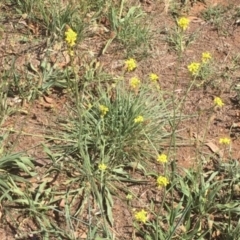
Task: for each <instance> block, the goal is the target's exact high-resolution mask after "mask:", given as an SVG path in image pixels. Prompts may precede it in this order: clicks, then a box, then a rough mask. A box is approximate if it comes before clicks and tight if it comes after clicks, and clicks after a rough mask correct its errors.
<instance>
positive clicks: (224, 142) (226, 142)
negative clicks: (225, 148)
mask: <svg viewBox="0 0 240 240" xmlns="http://www.w3.org/2000/svg"><path fill="white" fill-rule="evenodd" d="M230 142H231V140H230V138H227V137H225V138H220V139H219V143H220V144H225V145H229V144H230Z"/></svg>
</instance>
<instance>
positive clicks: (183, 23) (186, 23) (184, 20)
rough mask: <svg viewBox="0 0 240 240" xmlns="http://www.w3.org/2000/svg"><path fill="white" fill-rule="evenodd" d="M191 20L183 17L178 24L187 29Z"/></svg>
mask: <svg viewBox="0 0 240 240" xmlns="http://www.w3.org/2000/svg"><path fill="white" fill-rule="evenodd" d="M189 23H190V20H189V19H188V18H185V17H181V18H180V19H179V20H177V24H178V26H179V27H180V28H181V29H182V30H183V31H185V30H186V29H187V28H188V26H189Z"/></svg>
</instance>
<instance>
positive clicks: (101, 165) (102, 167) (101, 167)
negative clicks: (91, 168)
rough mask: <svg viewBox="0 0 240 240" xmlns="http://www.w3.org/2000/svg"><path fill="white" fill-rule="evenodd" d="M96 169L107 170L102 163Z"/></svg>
mask: <svg viewBox="0 0 240 240" xmlns="http://www.w3.org/2000/svg"><path fill="white" fill-rule="evenodd" d="M98 169H99V170H100V171H105V170H106V169H107V165H106V164H104V163H100V164H99V165H98Z"/></svg>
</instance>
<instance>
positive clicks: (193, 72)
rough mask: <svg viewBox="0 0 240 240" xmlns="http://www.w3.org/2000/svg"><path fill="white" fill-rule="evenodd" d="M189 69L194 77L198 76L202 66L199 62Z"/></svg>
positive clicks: (191, 65)
mask: <svg viewBox="0 0 240 240" xmlns="http://www.w3.org/2000/svg"><path fill="white" fill-rule="evenodd" d="M187 67H188V70H189V72H190V73H191V74H192V76H196V75H197V74H198V72H199V70H200V67H201V64H200V63H197V62H192V63H191V64H189V65H188V66H187Z"/></svg>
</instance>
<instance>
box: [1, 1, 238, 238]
mask: <svg viewBox="0 0 240 240" xmlns="http://www.w3.org/2000/svg"><path fill="white" fill-rule="evenodd" d="M166 2H167V1H166ZM206 2H207V4H206V5H205V4H203V3H200V2H196V3H193V5H192V6H189V8H188V9H184V12H183V13H182V14H183V15H186V16H188V17H189V18H190V19H191V23H190V28H189V30H188V31H189V33H193V32H195V31H198V35H197V38H196V40H195V41H194V42H193V43H192V44H191V45H190V46H189V47H188V48H187V49H186V51H185V52H184V54H183V62H182V63H181V64H180V65H179V64H178V56H177V54H176V52H175V51H173V50H171V49H170V48H169V45H168V44H167V42H166V33H167V32H168V31H169V29H170V28H171V27H173V26H174V21H173V18H172V17H171V15H170V14H169V11H170V9H169V8H167V7H166V5H165V4H164V3H163V2H160V1H151V0H150V1H141V4H142V7H143V9H144V10H145V11H146V12H147V14H148V16H149V20H150V21H151V26H150V27H151V29H152V30H153V32H154V37H153V39H151V47H150V54H149V56H148V57H147V58H144V59H140V61H139V66H138V69H137V70H136V72H135V74H137V75H138V76H139V77H141V76H146V75H147V74H148V73H149V72H154V73H156V74H158V75H159V76H160V77H161V80H160V84H161V88H162V89H163V90H167V91H169V89H170V90H171V89H173V87H174V86H175V90H174V91H175V92H176V97H179V98H181V97H182V96H183V94H184V92H185V91H186V89H187V87H188V85H189V82H190V80H191V79H190V76H189V73H188V71H187V68H186V66H187V65H188V64H189V63H190V62H192V61H194V60H198V59H199V58H200V57H201V53H202V52H204V51H209V52H211V54H212V55H213V59H214V64H215V72H216V74H215V78H214V79H213V81H215V82H216V84H215V85H214V86H212V85H211V83H209V85H207V86H205V87H204V89H203V87H202V88H197V87H195V88H194V89H193V90H192V91H191V92H190V93H189V94H188V96H187V99H186V104H185V108H184V114H186V115H189V114H196V115H197V117H193V118H190V119H187V120H185V121H183V122H182V123H181V124H180V125H179V130H181V131H180V132H179V136H181V139H182V142H181V141H180V142H179V145H180V146H179V147H178V148H177V152H176V155H175V156H171V158H172V160H176V161H177V163H178V165H180V166H182V167H186V168H189V167H192V166H196V165H197V163H198V161H200V160H201V161H206V162H205V163H209V161H211V159H212V158H213V156H215V158H216V154H218V151H219V150H220V146H219V143H218V141H219V138H220V137H225V136H230V137H231V140H232V143H231V149H232V158H233V159H237V160H240V152H239V148H240V141H239V134H240V108H239V104H238V105H236V104H234V101H233V99H234V97H235V95H236V94H235V92H234V91H233V90H232V88H231V87H232V86H233V85H234V84H235V83H238V82H239V75H240V70H239V67H238V68H235V69H232V68H231V66H232V63H233V61H232V59H233V58H234V57H236V56H237V53H239V52H240V51H239V50H240V42H239V39H240V26H239V25H236V24H235V22H234V19H232V18H230V17H229V16H228V15H227V16H226V21H225V22H224V24H223V26H222V28H221V30H219V31H217V30H216V28H215V27H213V25H211V24H209V23H207V22H205V21H204V20H203V19H202V18H201V16H200V13H201V11H203V10H204V9H206V8H208V7H209V6H216V5H218V4H222V5H225V6H226V5H232V6H237V5H238V4H239V1H238V0H229V1H225V0H211V1H210V0H209V1H206ZM228 14H230V13H228ZM5 26H6V28H7V29H9V31H8V32H6V33H4V34H5V35H4V37H3V38H2V40H1V41H0V54H1V55H2V56H3V57H2V58H1V59H0V61H1V65H4V64H5V57H6V56H7V55H8V54H12V53H13V52H14V54H16V55H17V56H18V57H17V61H18V62H19V64H18V68H19V71H21V67H22V66H23V65H24V63H25V62H28V61H29V60H30V61H31V62H32V64H33V65H34V66H35V67H36V68H37V67H39V66H38V65H39V61H38V60H37V57H36V55H35V54H36V51H35V53H34V51H33V52H31V53H30V54H27V52H28V48H29V46H28V45H24V44H23V45H19V42H18V41H16V38H17V37H18V36H19V33H18V32H17V31H16V29H14V28H13V27H11V24H10V23H5ZM222 30H223V32H221V31H222ZM106 37H109V36H106ZM7 43H8V44H7ZM104 44H105V41H103V39H102V38H101V37H99V36H96V37H91V38H89V39H86V40H85V41H84V42H83V43H81V44H80V46H79V51H81V52H82V51H84V50H85V52H86V54H84V56H81V57H84V60H86V61H91V60H92V59H93V58H96V56H97V55H99V49H101V48H102V47H103V46H104ZM89 46H92V47H91V49H90V50H91V54H90V51H86V50H87V49H88V48H89ZM39 47H40V48H41V47H43V48H44V44H43V46H41V45H40V46H39ZM55 47H56V51H55V52H54V53H53V56H52V59H53V61H58V64H59V67H63V66H64V65H65V64H66V62H67V61H69V59H66V58H67V54H65V53H62V52H58V51H57V49H58V46H57V45H56V46H55ZM24 50H26V51H27V52H25V51H24ZM81 57H79V58H77V59H76V60H75V61H76V63H77V64H81V63H82V61H83V60H82V58H81ZM91 58H92V59H91ZM122 60H123V56H122V53H121V51H117V52H116V50H115V44H114V43H113V44H112V45H111V46H110V47H109V49H108V50H107V52H106V53H105V54H104V55H100V56H99V57H98V58H97V61H99V63H100V64H101V65H102V66H103V69H104V70H106V71H108V72H109V73H112V74H116V75H117V74H119V73H120V71H121V69H119V65H120V66H121V61H122ZM119 62H120V63H119ZM176 69H178V70H177V74H178V77H177V78H176V77H175V76H176V75H175V73H176ZM224 74H225V76H226V75H227V76H228V77H229V78H226V77H225V78H224V77H223V75H224ZM214 96H220V97H221V98H222V99H223V101H224V103H225V105H224V107H223V108H222V109H215V110H212V111H209V110H208V109H209V106H211V104H212V101H213V98H214ZM66 101H67V100H66V99H65V96H60V97H59V96H57V95H55V94H52V95H51V96H50V98H49V99H47V100H46V99H43V98H41V99H40V100H38V101H35V102H34V103H31V104H24V105H23V106H18V108H19V109H22V110H24V111H20V112H18V113H16V114H13V115H11V116H9V117H8V118H7V119H5V121H4V123H3V125H2V126H1V129H2V130H1V132H3V133H4V131H5V130H7V129H9V128H11V129H13V132H12V134H10V137H9V139H8V143H6V144H7V146H8V148H10V149H11V151H26V152H27V154H29V155H30V156H32V157H34V158H35V159H36V163H37V165H38V167H39V168H40V167H42V166H44V165H46V164H47V163H48V160H47V158H46V156H45V154H44V153H43V151H42V146H41V144H42V143H45V140H46V139H44V135H45V134H46V133H47V132H48V131H51V127H52V128H57V127H58V126H57V124H56V119H57V117H58V116H59V115H64V114H65V113H66V112H67V111H66V109H65V108H66ZM4 129H5V130H4ZM167 150H168V149H166V151H167ZM200 154H201V156H204V159H200V158H199V156H200ZM221 156H222V159H221V160H223V161H225V160H227V155H226V152H223V153H222V155H221ZM39 171H40V170H39ZM132 191H133V192H135V194H136V195H137V196H141V199H142V200H141V203H139V202H133V203H132V206H131V208H130V207H128V206H126V205H123V202H122V201H121V198H124V197H125V196H121V195H120V196H119V197H118V198H115V199H114V201H115V204H114V209H113V216H115V225H114V229H113V231H114V232H115V234H116V237H117V239H119V240H121V239H122V240H123V239H132V231H133V229H132V225H131V222H132V210H131V209H132V207H133V208H137V207H139V206H144V204H145V205H147V204H148V203H149V200H150V199H151V194H152V192H154V190H152V189H151V188H149V186H144V185H143V186H138V187H136V186H135V187H133V189H132ZM159 201H161V196H159ZM20 219H21V220H22V218H20ZM29 225H31V223H29ZM28 227H29V226H28ZM28 227H26V229H25V230H26V231H28ZM13 229H14V227H13V228H12V229H11V228H10V227H9V225H8V224H6V222H2V223H1V224H0V239H2V240H12V239H15V237H14V236H15V234H16V232H15V231H14V230H13ZM15 230H16V229H15ZM77 231H78V233H79V239H84V236H86V235H85V233H84V232H83V231H82V230H81V229H79V230H77ZM29 239H30V238H29ZM31 239H35V238H31ZM139 239H140V238H139Z"/></svg>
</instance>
